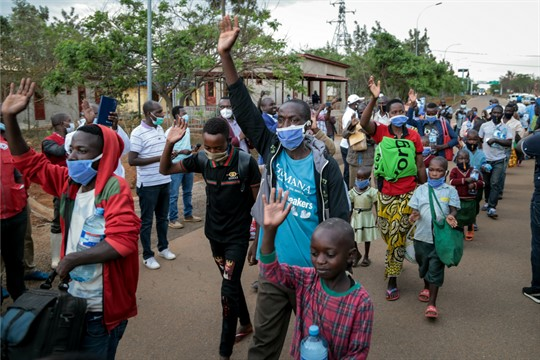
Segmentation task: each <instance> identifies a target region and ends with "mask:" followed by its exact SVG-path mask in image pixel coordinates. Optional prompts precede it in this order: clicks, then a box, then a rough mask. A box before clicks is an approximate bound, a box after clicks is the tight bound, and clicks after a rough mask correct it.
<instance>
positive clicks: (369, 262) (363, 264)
mask: <svg viewBox="0 0 540 360" xmlns="http://www.w3.org/2000/svg"><path fill="white" fill-rule="evenodd" d="M369 265H371V260H369V258H367V257H365V256H364V260H362V262H361V263H360V266H362V267H367V266H369Z"/></svg>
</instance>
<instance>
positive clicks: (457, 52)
mask: <svg viewBox="0 0 540 360" xmlns="http://www.w3.org/2000/svg"><path fill="white" fill-rule="evenodd" d="M430 50H431V51H436V52H445V50H432V49H430ZM447 52H449V53H452V54H467V55H490V54H488V53H477V52H468V51H447ZM497 55H500V54H497ZM512 56H515V57H540V55H514V54H512Z"/></svg>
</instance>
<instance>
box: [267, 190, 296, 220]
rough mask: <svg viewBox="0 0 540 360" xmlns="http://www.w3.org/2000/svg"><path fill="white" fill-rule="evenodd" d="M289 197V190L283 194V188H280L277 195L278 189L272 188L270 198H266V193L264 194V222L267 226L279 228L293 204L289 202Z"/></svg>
mask: <svg viewBox="0 0 540 360" xmlns="http://www.w3.org/2000/svg"><path fill="white" fill-rule="evenodd" d="M288 197H289V192H288V191H285V194H283V189H279V191H278V194H277V197H276V189H275V188H272V190H271V191H270V199H267V198H266V195H263V204H264V222H263V225H264V226H265V227H272V228H277V227H278V226H279V225H281V223H283V221H285V218H286V217H287V215H288V214H289V212H290V211H291V207H292V204H291V203H287V198H288Z"/></svg>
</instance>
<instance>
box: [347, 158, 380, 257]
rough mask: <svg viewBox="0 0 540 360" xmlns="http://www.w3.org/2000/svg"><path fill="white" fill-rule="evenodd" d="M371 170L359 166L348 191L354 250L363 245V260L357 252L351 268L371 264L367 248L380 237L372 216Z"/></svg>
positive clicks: (374, 194)
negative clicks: (354, 242)
mask: <svg viewBox="0 0 540 360" xmlns="http://www.w3.org/2000/svg"><path fill="white" fill-rule="evenodd" d="M370 175H371V168H370V167H368V166H360V168H359V169H358V171H357V172H356V181H355V182H354V187H353V188H352V189H351V190H349V199H350V200H351V205H352V207H353V209H352V214H351V226H352V228H353V229H354V240H355V241H356V244H357V245H356V248H357V249H358V244H361V243H364V251H365V253H364V258H363V259H362V253H361V252H360V251H358V257H357V258H356V260H355V261H354V263H353V266H358V263H359V262H360V260H361V259H362V262H360V266H363V267H366V266H369V265H370V264H371V260H370V259H369V248H370V245H371V242H372V241H373V240H375V239H378V238H380V237H381V234H380V232H379V229H378V228H377V224H376V222H375V215H374V214H373V206H376V204H377V190H376V189H375V188H372V187H371V186H370Z"/></svg>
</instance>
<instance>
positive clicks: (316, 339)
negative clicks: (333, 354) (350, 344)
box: [300, 325, 328, 360]
mask: <svg viewBox="0 0 540 360" xmlns="http://www.w3.org/2000/svg"><path fill="white" fill-rule="evenodd" d="M300 359H301V360H326V359H328V343H327V342H326V340H325V339H323V338H322V337H321V336H320V335H319V327H318V326H317V325H311V326H310V327H309V335H308V336H306V337H305V338H304V339H302V342H301V343H300Z"/></svg>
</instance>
